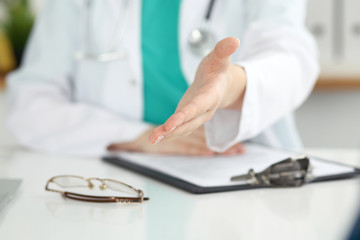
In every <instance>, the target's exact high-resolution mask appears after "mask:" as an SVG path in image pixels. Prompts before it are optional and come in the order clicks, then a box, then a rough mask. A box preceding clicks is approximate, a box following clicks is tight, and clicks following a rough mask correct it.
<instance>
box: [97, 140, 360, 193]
mask: <svg viewBox="0 0 360 240" xmlns="http://www.w3.org/2000/svg"><path fill="white" fill-rule="evenodd" d="M245 147H246V153H245V154H244V155H238V156H229V157H226V156H215V157H187V156H164V155H147V154H141V153H130V152H118V153H109V154H108V155H106V156H104V157H103V158H102V159H103V160H104V161H105V162H108V163H111V164H115V165H117V166H120V167H123V168H126V169H128V170H132V171H134V172H137V173H140V174H143V175H145V176H148V177H150V178H153V179H156V180H158V181H161V182H163V183H166V184H169V185H171V186H174V187H177V188H180V189H182V190H185V191H187V192H190V193H194V194H204V193H215V192H225V191H235V190H247V189H256V188H264V186H254V185H251V184H248V183H244V182H233V181H231V180H230V178H231V177H233V176H235V175H239V174H246V173H247V172H248V171H249V169H251V168H252V169H254V170H255V171H256V172H260V171H262V170H264V169H265V168H267V167H268V166H270V165H271V164H274V163H276V162H278V161H280V160H282V159H286V158H288V157H290V156H293V155H296V154H297V153H295V152H293V151H289V150H284V149H278V148H272V147H268V146H264V145H261V144H257V143H245ZM309 159H310V164H311V165H312V174H313V178H312V180H311V181H310V182H309V183H315V182H323V181H331V180H339V179H346V178H352V177H355V176H357V175H359V174H360V169H359V168H355V167H353V166H349V165H345V164H340V163H337V162H332V161H329V160H324V159H320V158H316V157H309Z"/></svg>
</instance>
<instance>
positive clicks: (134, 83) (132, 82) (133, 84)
mask: <svg viewBox="0 0 360 240" xmlns="http://www.w3.org/2000/svg"><path fill="white" fill-rule="evenodd" d="M130 85H131V86H136V80H135V79H134V78H132V79H130Z"/></svg>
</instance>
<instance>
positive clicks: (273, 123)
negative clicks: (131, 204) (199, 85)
mask: <svg viewBox="0 0 360 240" xmlns="http://www.w3.org/2000/svg"><path fill="white" fill-rule="evenodd" d="M121 2H122V1H119V0H101V1H94V3H95V8H94V10H93V12H92V16H91V27H90V29H91V35H92V38H91V44H92V51H94V52H95V53H101V52H106V51H107V50H108V49H107V47H108V46H109V45H108V44H109V42H110V41H111V39H112V35H113V33H114V29H115V24H116V22H117V21H116V19H117V18H118V17H119V14H120V15H122V14H124V12H125V11H126V10H125V9H124V8H123V7H122V5H121ZM207 4H208V0H196V1H192V0H183V1H182V4H181V10H180V20H179V49H180V58H181V67H182V70H183V72H184V75H185V78H186V80H187V81H188V83H189V84H191V82H192V81H193V78H194V75H195V71H196V68H197V66H198V64H199V62H200V60H201V59H200V58H199V57H197V56H195V55H193V54H192V52H191V51H190V50H189V49H188V46H187V40H186V39H187V35H188V34H189V32H190V31H191V30H192V29H193V28H196V27H198V26H201V25H202V22H203V19H204V15H205V11H206V8H207ZM305 9H306V1H304V0H227V1H224V0H221V1H220V0H218V1H216V3H215V7H214V10H213V14H212V17H211V21H210V23H209V27H210V28H211V29H212V30H213V31H214V33H215V34H216V36H217V38H218V40H220V39H222V38H224V37H227V36H234V37H238V38H239V39H240V40H241V46H240V49H239V50H238V51H237V52H236V54H235V55H234V56H233V57H232V62H233V63H234V64H239V65H241V66H243V67H244V68H245V71H246V75H247V87H246V93H245V99H244V104H243V108H242V110H241V111H232V110H217V112H216V113H215V115H214V116H213V118H212V119H211V120H210V121H209V122H208V123H207V124H206V125H205V131H206V138H207V143H208V145H209V147H210V148H212V149H213V150H216V151H224V150H225V149H227V148H229V147H230V146H232V145H233V144H235V143H236V142H240V141H245V140H249V139H255V140H256V141H261V142H263V143H266V144H271V145H275V146H285V147H298V146H299V144H300V141H299V138H298V136H297V133H296V128H295V125H294V122H293V120H292V117H291V112H293V110H295V109H296V108H297V107H298V106H300V105H301V104H302V102H303V101H304V100H305V99H306V98H307V96H308V95H309V93H310V92H311V90H312V87H313V85H314V83H315V79H316V77H317V74H318V65H317V60H316V58H317V57H316V54H317V53H316V52H317V51H316V47H315V44H314V41H313V38H312V37H311V36H310V35H309V33H308V32H307V30H306V29H305V27H304V19H305ZM127 11H129V19H128V21H127V24H126V29H125V33H126V35H125V37H124V39H123V42H122V43H121V46H119V48H121V49H125V50H126V57H125V58H124V59H122V60H117V61H113V62H107V63H101V62H97V61H93V60H84V61H78V60H75V58H74V54H75V52H77V51H78V50H79V49H81V48H82V46H83V45H84V42H83V40H84V39H83V37H82V36H83V30H84V1H83V0H48V2H47V4H46V6H45V8H44V10H43V12H42V14H41V15H40V17H39V18H38V21H37V24H36V26H35V29H34V31H33V33H32V36H31V41H30V43H29V45H28V48H27V53H26V58H25V62H24V64H23V65H22V66H21V68H20V70H18V71H16V72H15V73H13V74H11V75H10V77H9V78H8V86H9V96H10V99H9V104H10V105H9V115H8V126H9V128H10V129H11V130H12V132H13V133H14V135H15V136H16V137H17V139H18V140H19V142H20V143H21V144H23V145H24V146H27V147H29V148H32V149H36V150H41V151H47V152H52V153H65V154H82V155H101V154H103V153H104V152H105V149H106V146H107V145H108V144H110V143H114V142H126V141H131V140H134V139H135V138H137V137H138V136H139V135H140V134H142V133H143V132H144V131H146V130H147V129H148V128H149V127H151V125H150V124H148V123H145V122H143V121H142V119H143V105H144V103H143V82H142V81H143V78H142V56H141V47H140V46H141V37H140V35H139V33H140V32H141V28H140V27H141V26H140V25H141V21H140V19H141V1H140V0H131V1H130V4H129V7H128V10H127ZM169 54H171V53H169ZM164 67H166V66H164Z"/></svg>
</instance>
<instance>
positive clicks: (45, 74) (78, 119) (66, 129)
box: [7, 0, 150, 156]
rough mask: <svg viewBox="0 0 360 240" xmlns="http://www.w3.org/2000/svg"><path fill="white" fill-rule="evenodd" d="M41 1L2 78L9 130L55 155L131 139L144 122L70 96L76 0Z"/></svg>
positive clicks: (100, 149) (96, 150)
mask: <svg viewBox="0 0 360 240" xmlns="http://www.w3.org/2000/svg"><path fill="white" fill-rule="evenodd" d="M47 2H48V4H47V5H46V7H45V9H44V10H43V13H42V14H41V15H40V17H39V19H38V21H37V23H36V26H35V29H34V30H33V33H32V36H31V40H30V43H29V46H28V47H27V52H26V56H25V61H24V62H23V65H22V66H21V69H20V70H18V71H16V72H15V73H13V74H11V75H10V77H9V78H8V90H9V93H8V94H9V101H8V103H9V108H8V119H7V123H8V126H9V128H10V130H11V131H12V132H13V133H14V135H15V136H16V138H17V139H18V141H19V142H20V143H21V144H22V145H24V146H26V147H29V148H31V149H35V150H40V151H46V152H50V153H58V154H59V153H60V154H76V155H89V156H99V155H101V154H103V153H105V149H106V146H107V145H108V144H110V143H114V142H126V141H131V140H133V139H135V138H136V137H137V136H139V135H140V134H141V133H143V132H144V131H145V130H147V129H148V128H149V127H150V126H149V125H147V124H145V123H142V122H140V121H131V120H127V119H125V118H123V117H121V116H120V115H119V114H115V113H113V112H110V111H107V110H105V109H103V108H101V107H97V106H95V105H91V104H87V103H80V102H75V101H73V100H72V99H73V97H72V93H73V91H72V87H71V86H72V84H71V81H70V77H69V75H70V72H71V67H72V66H73V59H74V57H73V55H74V52H75V51H74V44H75V43H76V41H77V39H78V38H77V36H76V34H77V32H78V31H77V23H78V22H79V21H78V20H79V19H78V16H79V12H78V11H79V9H80V7H79V6H78V5H77V4H78V3H79V1H76V0H75V1H74V0H51V1H47Z"/></svg>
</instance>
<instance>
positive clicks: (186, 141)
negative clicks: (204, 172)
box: [108, 127, 245, 156]
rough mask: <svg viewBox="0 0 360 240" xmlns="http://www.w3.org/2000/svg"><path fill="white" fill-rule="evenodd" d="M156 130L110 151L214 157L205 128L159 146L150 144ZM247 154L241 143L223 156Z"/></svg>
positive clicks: (112, 145)
mask: <svg viewBox="0 0 360 240" xmlns="http://www.w3.org/2000/svg"><path fill="white" fill-rule="evenodd" d="M153 130H154V129H153V128H152V129H150V130H148V131H146V132H145V133H144V134H143V135H141V136H140V137H139V138H138V139H136V140H135V141H133V142H129V143H117V144H111V145H110V146H109V147H108V150H109V151H134V152H143V153H150V154H166V155H189V156H213V155H216V154H217V153H216V152H213V151H211V150H210V149H209V148H208V147H207V145H206V139H205V133H204V128H203V127H200V128H198V129H196V130H195V131H193V132H192V133H191V134H189V135H187V136H184V137H179V138H173V139H172V140H171V141H166V142H161V143H159V144H155V145H154V144H151V143H149V140H148V139H149V135H150V134H151V132H152V131H153ZM244 152H245V149H244V146H243V145H242V144H241V143H239V144H236V145H234V146H233V147H231V148H230V149H228V150H227V151H226V152H224V153H221V155H225V156H231V155H236V154H242V153H244Z"/></svg>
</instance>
